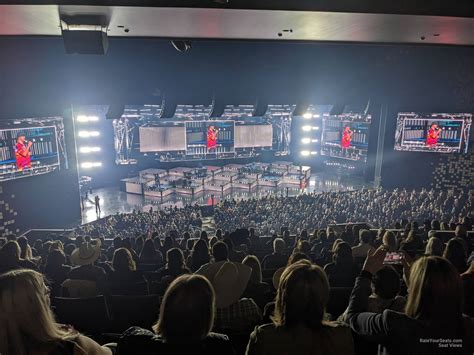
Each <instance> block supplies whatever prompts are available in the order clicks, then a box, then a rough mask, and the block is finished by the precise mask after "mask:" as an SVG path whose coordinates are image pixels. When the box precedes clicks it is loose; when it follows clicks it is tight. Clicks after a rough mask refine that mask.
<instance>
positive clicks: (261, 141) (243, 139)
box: [234, 124, 273, 148]
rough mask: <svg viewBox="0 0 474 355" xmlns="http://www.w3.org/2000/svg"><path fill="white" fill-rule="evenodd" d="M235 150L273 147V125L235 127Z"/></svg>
mask: <svg viewBox="0 0 474 355" xmlns="http://www.w3.org/2000/svg"><path fill="white" fill-rule="evenodd" d="M234 134H235V148H251V147H270V148H271V146H272V139H273V130H272V125H270V124H269V125H244V126H237V125H236V126H235V130H234Z"/></svg>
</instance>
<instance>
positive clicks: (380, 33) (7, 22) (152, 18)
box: [0, 5, 474, 46]
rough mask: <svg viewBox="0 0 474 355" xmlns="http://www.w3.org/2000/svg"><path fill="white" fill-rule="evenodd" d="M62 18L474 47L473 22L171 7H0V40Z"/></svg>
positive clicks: (155, 33)
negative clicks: (89, 17) (91, 16)
mask: <svg viewBox="0 0 474 355" xmlns="http://www.w3.org/2000/svg"><path fill="white" fill-rule="evenodd" d="M59 13H61V14H66V15H84V14H97V15H99V14H100V15H104V16H105V17H106V18H108V19H109V28H108V34H109V36H119V37H162V38H190V39H193V38H202V39H243V40H287V41H288V40H289V41H336V42H340V41H342V42H369V43H370V42H375V43H429V44H448V45H469V46H472V45H474V19H472V18H462V17H445V16H417V15H393V14H366V13H343V12H321V11H319V12H318V11H275V10H239V9H209V8H170V7H166V8H157V7H153V8H147V7H116V6H57V5H0V35H46V36H58V35H60V27H59ZM119 26H123V27H119Z"/></svg>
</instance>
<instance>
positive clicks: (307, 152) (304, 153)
mask: <svg viewBox="0 0 474 355" xmlns="http://www.w3.org/2000/svg"><path fill="white" fill-rule="evenodd" d="M301 155H302V156H305V157H307V156H308V155H310V151H309V150H302V151H301Z"/></svg>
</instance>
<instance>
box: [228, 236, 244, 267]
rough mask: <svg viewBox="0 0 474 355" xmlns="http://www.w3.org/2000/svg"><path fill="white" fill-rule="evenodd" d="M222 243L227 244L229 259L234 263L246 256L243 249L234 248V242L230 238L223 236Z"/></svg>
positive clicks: (239, 261)
mask: <svg viewBox="0 0 474 355" xmlns="http://www.w3.org/2000/svg"><path fill="white" fill-rule="evenodd" d="M224 243H225V244H227V250H228V255H229V260H230V261H233V262H235V263H241V262H242V260H244V258H245V256H246V255H245V253H244V252H243V251H240V250H235V249H234V242H233V241H232V239H231V238H225V239H224Z"/></svg>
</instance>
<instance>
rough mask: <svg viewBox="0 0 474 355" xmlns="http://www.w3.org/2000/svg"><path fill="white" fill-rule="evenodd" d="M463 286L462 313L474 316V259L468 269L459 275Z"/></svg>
mask: <svg viewBox="0 0 474 355" xmlns="http://www.w3.org/2000/svg"><path fill="white" fill-rule="evenodd" d="M461 279H462V283H463V286H464V313H465V314H467V315H468V316H469V317H471V318H474V261H471V266H470V267H469V269H468V270H467V271H466V272H465V273H464V274H462V275H461Z"/></svg>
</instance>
